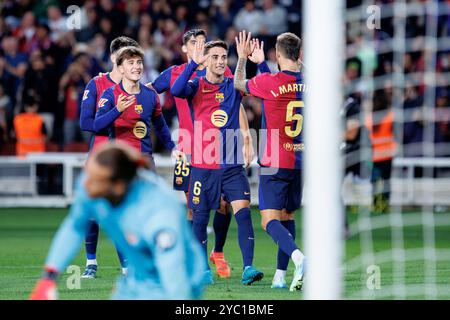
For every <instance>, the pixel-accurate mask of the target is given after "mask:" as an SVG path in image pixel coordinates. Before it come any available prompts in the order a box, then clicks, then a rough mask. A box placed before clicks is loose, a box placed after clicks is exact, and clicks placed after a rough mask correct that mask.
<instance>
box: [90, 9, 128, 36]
mask: <svg viewBox="0 0 450 320" xmlns="http://www.w3.org/2000/svg"><path fill="white" fill-rule="evenodd" d="M97 11H98V13H99V17H100V20H101V21H103V23H106V22H105V21H109V23H110V24H111V31H110V33H111V34H113V35H119V34H120V33H122V32H123V30H124V29H125V26H126V25H127V16H126V14H125V12H123V11H121V10H119V9H118V8H117V7H116V6H115V5H114V2H113V1H112V0H100V6H99V7H97ZM100 23H102V22H100ZM114 37H115V36H113V38H114ZM106 39H108V37H106ZM108 40H109V39H108ZM111 40H112V39H111ZM110 43H111V41H108V45H109V44H110Z"/></svg>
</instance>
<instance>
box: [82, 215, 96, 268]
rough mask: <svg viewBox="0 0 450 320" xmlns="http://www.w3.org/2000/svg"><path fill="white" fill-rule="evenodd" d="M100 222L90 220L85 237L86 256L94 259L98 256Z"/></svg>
mask: <svg viewBox="0 0 450 320" xmlns="http://www.w3.org/2000/svg"><path fill="white" fill-rule="evenodd" d="M97 242H98V224H97V222H95V221H93V220H92V221H90V222H89V227H88V232H87V234H86V237H85V246H86V258H87V259H89V260H94V259H96V258H97Z"/></svg>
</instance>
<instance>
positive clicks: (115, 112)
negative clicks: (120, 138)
mask: <svg viewBox="0 0 450 320" xmlns="http://www.w3.org/2000/svg"><path fill="white" fill-rule="evenodd" d="M134 99H135V97H134V96H128V97H127V96H125V95H124V94H122V93H121V94H120V95H119V97H118V98H117V105H115V103H114V96H113V94H112V92H111V91H109V90H107V91H105V92H103V94H102V97H101V98H100V100H98V109H97V114H96V115H95V120H94V130H95V131H96V132H99V131H101V130H103V129H105V128H107V127H109V126H110V125H111V124H112V123H113V122H114V121H115V120H116V119H117V118H118V117H119V116H120V115H121V114H122V112H124V111H125V110H126V109H127V108H128V107H129V106H131V105H132V104H133V103H134V101H135V100H134Z"/></svg>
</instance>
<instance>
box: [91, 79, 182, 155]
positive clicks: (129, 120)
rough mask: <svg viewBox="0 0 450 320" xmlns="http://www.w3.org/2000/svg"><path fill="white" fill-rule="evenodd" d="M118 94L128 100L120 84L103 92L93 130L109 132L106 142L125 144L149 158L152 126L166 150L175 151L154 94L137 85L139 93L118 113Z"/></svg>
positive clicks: (157, 99) (150, 90)
mask: <svg viewBox="0 0 450 320" xmlns="http://www.w3.org/2000/svg"><path fill="white" fill-rule="evenodd" d="M120 94H124V95H125V96H130V94H128V93H127V92H126V91H125V90H124V88H123V85H122V82H120V83H119V84H116V85H114V86H113V87H111V88H108V89H106V90H105V91H104V92H103V94H102V96H101V98H100V100H99V101H98V109H97V114H96V116H95V121H94V130H95V131H101V130H104V129H107V130H108V136H109V139H110V140H112V139H117V140H121V141H124V142H126V143H127V144H129V145H131V146H133V147H134V148H136V149H137V150H139V151H141V152H142V153H144V154H152V152H153V150H152V142H151V134H150V133H151V124H153V127H154V129H155V133H156V135H157V136H158V137H159V139H160V140H161V141H162V142H163V143H164V145H165V147H166V148H167V149H168V150H172V149H173V148H175V144H174V143H173V141H172V139H171V137H170V131H169V128H168V127H167V124H166V121H165V120H164V116H163V115H162V109H161V104H160V103H159V98H158V95H157V94H156V92H155V91H154V90H152V89H150V88H147V87H146V86H145V85H143V84H140V92H139V93H138V94H133V95H132V96H134V98H135V101H134V103H133V104H132V105H131V106H129V107H128V108H127V109H126V110H125V111H123V112H119V110H118V109H117V107H116V105H117V99H118V97H119V95H120Z"/></svg>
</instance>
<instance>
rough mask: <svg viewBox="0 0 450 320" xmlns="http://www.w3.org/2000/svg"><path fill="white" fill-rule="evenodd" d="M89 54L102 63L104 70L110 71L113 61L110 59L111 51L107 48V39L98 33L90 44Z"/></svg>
mask: <svg viewBox="0 0 450 320" xmlns="http://www.w3.org/2000/svg"><path fill="white" fill-rule="evenodd" d="M89 54H90V55H91V56H92V57H93V58H94V59H95V60H96V61H98V62H99V63H100V67H101V69H103V70H110V69H111V68H110V63H111V60H110V59H109V49H108V47H107V46H106V39H105V37H104V36H103V35H102V34H101V33H97V34H96V35H95V36H94V38H93V39H92V40H91V41H90V42H89ZM111 67H112V66H111Z"/></svg>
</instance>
